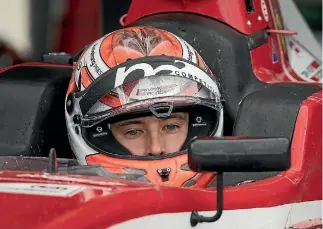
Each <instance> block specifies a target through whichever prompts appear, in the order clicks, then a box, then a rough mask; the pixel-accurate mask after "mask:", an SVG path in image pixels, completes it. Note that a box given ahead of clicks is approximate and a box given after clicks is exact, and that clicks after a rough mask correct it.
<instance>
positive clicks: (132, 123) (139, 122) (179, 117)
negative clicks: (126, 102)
mask: <svg viewBox="0 0 323 229" xmlns="http://www.w3.org/2000/svg"><path fill="white" fill-rule="evenodd" d="M172 118H176V119H179V120H186V118H185V117H183V116H182V115H179V114H172V115H170V116H169V117H167V118H165V119H161V120H167V119H172ZM136 124H144V121H142V120H140V119H133V120H129V121H123V122H121V123H119V124H117V126H118V127H121V126H128V125H136Z"/></svg>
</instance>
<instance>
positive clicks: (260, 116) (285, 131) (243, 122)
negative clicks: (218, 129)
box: [233, 83, 321, 141]
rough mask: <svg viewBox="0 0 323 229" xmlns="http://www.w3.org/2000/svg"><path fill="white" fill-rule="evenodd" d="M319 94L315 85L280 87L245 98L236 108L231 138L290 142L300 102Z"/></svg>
mask: <svg viewBox="0 0 323 229" xmlns="http://www.w3.org/2000/svg"><path fill="white" fill-rule="evenodd" d="M319 90H321V87H320V86H316V85H306V84H293V83H280V84H273V85H267V86H266V87H265V88H264V89H262V90H259V91H256V92H253V93H251V94H249V95H248V96H246V97H245V98H244V100H243V101H242V103H241V105H240V110H239V113H238V115H237V118H236V122H235V126H234V132H233V134H234V135H235V136H257V137H286V138H288V139H289V140H290V141H292V137H293V133H294V127H295V123H296V119H297V115H298V112H299V109H300V106H301V104H302V102H303V101H304V100H306V99H307V98H308V97H309V96H311V95H312V94H314V93H315V92H317V91H319Z"/></svg>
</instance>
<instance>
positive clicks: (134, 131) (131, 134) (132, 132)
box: [125, 129, 142, 137]
mask: <svg viewBox="0 0 323 229" xmlns="http://www.w3.org/2000/svg"><path fill="white" fill-rule="evenodd" d="M141 133H142V131H141V130H138V129H132V130H128V131H126V133H125V135H127V136H129V137H136V136H138V135H140V134H141Z"/></svg>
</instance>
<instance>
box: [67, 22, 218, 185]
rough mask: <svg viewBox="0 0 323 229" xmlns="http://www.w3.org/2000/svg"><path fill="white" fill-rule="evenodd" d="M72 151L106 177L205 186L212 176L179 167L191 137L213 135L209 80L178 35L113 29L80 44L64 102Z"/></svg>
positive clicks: (214, 110)
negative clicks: (82, 49)
mask: <svg viewBox="0 0 323 229" xmlns="http://www.w3.org/2000/svg"><path fill="white" fill-rule="evenodd" d="M65 103H66V104H65V116H66V124H67V129H68V134H69V140H70V144H71V147H72V150H73V152H74V154H75V156H76V157H77V159H78V160H79V162H80V163H81V164H90V165H101V166H102V167H104V168H105V171H106V174H107V176H109V177H114V178H123V179H130V180H137V181H144V182H151V183H154V184H162V185H173V186H183V187H205V186H207V185H208V184H209V183H210V182H212V180H213V179H214V174H210V173H195V172H193V171H190V169H189V167H188V165H187V155H186V153H187V145H188V143H189V141H190V140H191V139H192V138H193V137H195V136H221V135H222V129H223V110H222V105H221V95H220V91H219V87H218V84H217V81H216V79H215V77H214V76H213V75H212V73H211V71H210V70H209V68H208V67H207V65H206V64H205V62H204V61H203V59H202V58H201V56H200V55H199V54H198V53H197V51H196V50H195V49H194V48H193V47H192V46H191V45H190V44H188V43H187V42H186V41H184V40H183V39H181V38H180V37H178V36H176V35H174V34H172V33H170V32H167V31H164V30H160V29H157V28H154V27H145V26H141V27H129V28H124V29H121V30H117V31H114V32H112V33H110V34H108V35H106V36H104V37H102V38H100V39H98V40H97V41H95V42H93V43H92V44H90V45H89V46H87V47H86V48H85V49H84V51H83V52H82V54H81V55H80V57H79V59H78V61H77V63H76V64H75V66H74V69H73V74H72V78H71V81H70V84H69V88H68V91H67V96H66V101H65Z"/></svg>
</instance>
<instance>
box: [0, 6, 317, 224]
mask: <svg viewBox="0 0 323 229" xmlns="http://www.w3.org/2000/svg"><path fill="white" fill-rule="evenodd" d="M124 18H125V26H131V25H150V26H154V27H157V28H161V29H164V30H167V31H170V32H172V33H174V34H176V35H178V36H180V37H182V38H183V39H185V40H187V41H188V42H189V43H190V44H192V45H193V46H194V47H195V48H196V50H198V52H199V53H200V54H201V55H202V56H203V57H204V59H205V61H206V63H207V64H208V66H210V68H211V70H212V72H213V73H214V75H215V76H217V77H218V80H219V84H220V85H221V88H222V91H223V97H224V100H225V106H224V108H225V110H224V112H225V128H224V137H219V138H216V137H199V138H195V139H194V140H193V141H191V142H190V145H189V150H188V167H187V168H186V170H192V171H197V172H214V173H216V180H215V182H214V183H213V184H212V186H211V187H208V188H184V187H172V186H168V185H156V184H151V183H145V182H140V181H133V180H127V179H117V178H115V176H113V174H112V175H111V173H110V172H107V171H106V170H105V169H104V167H102V166H100V165H81V164H79V162H78V161H77V160H76V159H74V157H73V154H72V151H71V149H70V146H69V142H68V136H67V132H66V125H65V117H64V109H65V107H64V106H63V104H64V100H65V95H66V91H67V87H68V83H69V80H70V78H71V74H72V69H73V63H74V62H75V58H74V57H73V56H72V55H69V54H66V53H51V54H47V55H44V56H43V62H41V63H38V62H37V63H24V64H21V65H14V66H11V67H9V68H6V69H3V70H1V72H0V120H1V122H0V204H1V210H0V214H1V221H0V226H1V227H2V228H47V229H49V228H116V229H119V228H120V229H122V228H155V229H157V228H165V227H169V228H192V227H196V228H214V227H219V228H228V229H231V228H232V229H233V228H248V229H256V228H257V229H258V228H259V229H260V228H261V229H263V228H268V229H277V228H294V229H296V228H299V229H300V228H308V229H309V228H312V229H314V228H322V221H321V215H322V86H321V84H320V83H319V82H321V62H320V60H319V59H318V58H317V57H316V56H315V55H314V54H311V52H310V51H308V49H306V48H305V47H304V46H303V45H302V43H301V42H300V38H299V39H296V38H295V37H293V36H292V35H293V34H294V32H293V31H289V30H284V28H283V21H282V16H281V13H280V8H279V5H278V2H277V1H275V0H272V1H270V0H243V1H242V0H236V1H234V4H233V1H220V0H213V1H209V0H208V1H204V0H195V1H194V0H192V1H175V0H174V1H169V0H150V1H144V0H134V1H133V2H132V5H131V6H130V9H129V12H128V14H127V16H125V17H124ZM294 29H295V28H294ZM296 30H297V29H296ZM80 39H82V37H80ZM124 174H125V177H126V171H124ZM138 176H140V174H138Z"/></svg>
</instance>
